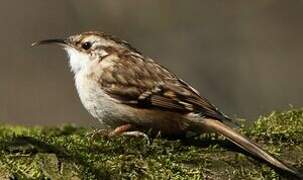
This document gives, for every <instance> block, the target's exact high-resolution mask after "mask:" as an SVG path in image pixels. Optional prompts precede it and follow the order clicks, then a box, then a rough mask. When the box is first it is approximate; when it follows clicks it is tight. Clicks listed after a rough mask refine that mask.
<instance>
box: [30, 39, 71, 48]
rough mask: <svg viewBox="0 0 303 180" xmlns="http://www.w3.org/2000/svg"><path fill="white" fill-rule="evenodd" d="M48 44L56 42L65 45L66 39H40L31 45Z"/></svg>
mask: <svg viewBox="0 0 303 180" xmlns="http://www.w3.org/2000/svg"><path fill="white" fill-rule="evenodd" d="M48 44H58V45H61V46H66V45H67V41H66V40H64V39H46V40H42V41H37V42H34V43H33V44H32V47H34V46H40V45H48Z"/></svg>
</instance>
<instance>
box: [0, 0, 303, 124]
mask: <svg viewBox="0 0 303 180" xmlns="http://www.w3.org/2000/svg"><path fill="white" fill-rule="evenodd" d="M0 22H1V28H0V40H1V41H0V57H1V60H0V62H1V65H0V83H1V84H0V122H5V123H14V124H16V123H18V124H27V125H33V124H47V125H56V124H59V123H78V124H81V125H85V124H93V123H96V121H95V120H91V119H93V118H92V117H90V116H89V114H88V113H87V112H86V111H85V110H84V108H83V107H82V105H81V103H80V101H79V98H78V96H77V93H76V90H75V88H74V84H73V75H72V73H70V72H69V67H68V62H67V58H66V56H65V53H64V52H63V51H62V50H60V49H59V48H56V47H41V48H31V47H30V44H31V43H32V42H33V41H36V40H40V39H45V38H54V37H65V36H68V35H70V34H74V33H78V32H82V31H87V30H101V31H105V32H108V33H111V34H114V35H116V36H118V37H120V38H122V39H125V40H128V41H129V42H130V43H131V44H133V46H135V47H137V48H138V49H139V50H141V51H142V52H143V53H144V54H145V55H147V56H150V57H152V58H154V59H155V60H156V61H158V62H160V63H161V64H163V65H165V66H166V67H168V69H171V70H173V71H174V72H175V73H176V74H177V75H178V76H180V77H181V78H182V79H184V80H186V81H187V82H189V83H190V84H191V85H193V87H195V88H196V89H198V90H199V91H200V92H201V94H202V95H204V96H206V97H208V98H209V99H210V100H211V102H213V103H214V104H216V105H217V106H218V107H219V108H220V109H221V110H222V111H224V112H225V113H226V114H229V115H230V116H232V117H241V118H246V119H249V120H253V119H254V118H256V117H258V116H259V115H260V114H264V113H267V112H270V111H272V110H283V109H288V108H289V104H292V105H293V106H295V107H302V106H303V93H302V92H303V83H302V68H303V61H302V57H303V33H302V32H303V1H300V0H293V1H284V0H265V1H264V0H263V1H262V0H259V1H242V0H232V1H222V0H203V1H202V0H201V1H196V0H187V1H184V0H179V1H177V0H169V1H168V0H165V1H164V0H153V1H142V0H127V1H126V0H124V1H113V0H89V1H83V0H65V1H62V0H52V1H41V0H26V1H20V0H10V1H3V2H2V3H1V6H0Z"/></svg>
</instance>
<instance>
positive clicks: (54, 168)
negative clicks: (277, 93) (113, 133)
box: [0, 109, 303, 179]
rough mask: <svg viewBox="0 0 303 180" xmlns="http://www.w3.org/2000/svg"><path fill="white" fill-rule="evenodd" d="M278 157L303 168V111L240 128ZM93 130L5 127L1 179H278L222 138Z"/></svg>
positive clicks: (0, 133)
mask: <svg viewBox="0 0 303 180" xmlns="http://www.w3.org/2000/svg"><path fill="white" fill-rule="evenodd" d="M241 131H242V132H243V133H245V134H246V135H247V136H249V137H250V138H252V139H254V140H255V141H257V142H258V143H259V144H261V145H262V147H264V148H265V149H267V150H268V151H270V152H271V153H273V154H274V155H275V156H277V157H279V158H280V159H283V160H284V161H285V162H287V163H288V164H290V165H292V166H295V167H297V168H302V166H303V150H302V149H303V136H302V134H303V111H302V110H298V109H297V110H289V111H287V112H280V113H278V112H273V113H271V114H270V115H269V116H262V117H260V118H259V119H258V120H257V121H256V122H255V124H253V125H252V126H251V127H247V128H245V127H243V128H242V129H241ZM89 132H91V130H89V129H85V128H80V127H74V126H71V125H67V126H63V127H61V128H47V127H30V128H28V127H23V126H9V125H0V151H1V152H0V179H142V178H144V179H169V178H171V179H206V178H209V179H279V178H281V177H282V178H283V176H281V175H279V174H277V172H275V171H274V170H273V169H272V168H270V167H269V166H267V165H266V164H264V163H260V162H258V161H257V160H255V159H253V158H251V157H247V156H246V155H243V154H242V153H240V152H239V149H238V148H236V147H235V146H234V145H232V144H231V143H229V142H228V141H227V140H225V139H224V138H222V137H220V136H216V135H213V134H207V135H203V136H201V137H198V138H195V139H185V140H167V139H159V138H157V139H153V141H152V143H151V144H147V142H146V140H144V139H141V138H130V137H116V138H112V139H106V138H99V139H98V140H96V141H92V140H91V139H90V138H89V136H87V134H88V133H89Z"/></svg>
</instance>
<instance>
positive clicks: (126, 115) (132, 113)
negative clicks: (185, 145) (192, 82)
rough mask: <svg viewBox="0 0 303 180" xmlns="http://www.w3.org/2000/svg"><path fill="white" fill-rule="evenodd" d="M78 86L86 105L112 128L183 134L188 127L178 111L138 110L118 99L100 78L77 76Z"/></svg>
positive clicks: (83, 102)
mask: <svg viewBox="0 0 303 180" xmlns="http://www.w3.org/2000/svg"><path fill="white" fill-rule="evenodd" d="M76 87H77V91H78V94H79V97H80V99H81V102H82V104H83V105H84V107H85V108H86V109H87V110H88V112H89V113H90V114H91V115H92V116H93V117H95V118H97V119H98V120H99V121H100V122H101V123H102V124H103V125H104V126H110V127H111V128H115V127H118V126H120V125H123V124H132V125H135V126H138V127H140V128H144V129H154V130H157V131H161V132H162V133H163V134H181V133H183V132H184V131H186V129H187V125H186V123H185V122H186V121H185V119H184V117H183V116H182V115H180V114H177V113H172V112H167V111H160V110H150V109H138V108H134V107H131V106H129V105H125V104H121V103H118V102H116V101H115V100H114V99H112V98H111V97H109V96H108V95H107V94H106V93H105V92H104V91H103V90H102V89H101V88H100V86H99V85H98V84H97V82H96V81H93V80H89V79H87V78H85V76H83V77H76Z"/></svg>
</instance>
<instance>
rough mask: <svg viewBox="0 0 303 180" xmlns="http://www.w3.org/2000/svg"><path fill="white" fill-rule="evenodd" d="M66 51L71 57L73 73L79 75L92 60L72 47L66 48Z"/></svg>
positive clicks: (70, 63) (70, 62)
mask: <svg viewBox="0 0 303 180" xmlns="http://www.w3.org/2000/svg"><path fill="white" fill-rule="evenodd" d="M65 50H66V52H67V54H68V56H69V65H70V67H71V70H72V72H73V73H75V74H77V73H78V72H79V71H80V70H81V69H84V68H86V66H87V65H88V64H89V62H90V59H89V56H88V55H87V54H85V53H83V52H79V51H77V50H76V49H74V48H70V47H66V48H65Z"/></svg>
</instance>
